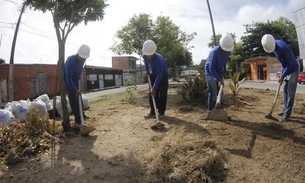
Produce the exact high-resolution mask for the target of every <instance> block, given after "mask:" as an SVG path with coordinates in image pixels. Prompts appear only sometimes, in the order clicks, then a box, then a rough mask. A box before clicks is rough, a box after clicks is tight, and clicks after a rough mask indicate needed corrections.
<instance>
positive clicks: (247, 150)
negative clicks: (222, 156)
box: [225, 132, 257, 158]
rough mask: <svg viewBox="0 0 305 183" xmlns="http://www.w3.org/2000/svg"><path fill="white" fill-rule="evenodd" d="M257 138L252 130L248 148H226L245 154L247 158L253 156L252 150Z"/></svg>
mask: <svg viewBox="0 0 305 183" xmlns="http://www.w3.org/2000/svg"><path fill="white" fill-rule="evenodd" d="M256 139H257V135H256V133H254V132H252V138H251V140H250V143H249V147H248V148H247V149H229V148H225V149H226V150H227V151H229V152H230V153H232V154H236V155H239V156H244V157H246V158H252V150H253V148H254V145H255V141H256Z"/></svg>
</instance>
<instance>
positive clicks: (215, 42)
mask: <svg viewBox="0 0 305 183" xmlns="http://www.w3.org/2000/svg"><path fill="white" fill-rule="evenodd" d="M207 4H208V8H209V13H210V19H211V24H212V30H213V36H214V46H216V45H217V41H216V35H215V28H214V23H213V17H212V12H211V8H210V3H209V0H207Z"/></svg>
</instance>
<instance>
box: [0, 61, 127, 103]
mask: <svg viewBox="0 0 305 183" xmlns="http://www.w3.org/2000/svg"><path fill="white" fill-rule="evenodd" d="M56 68H57V65H52V64H14V69H13V71H14V80H13V83H14V94H13V96H14V98H13V100H21V99H33V98H36V97H38V96H39V95H41V94H48V95H49V96H50V95H51V96H52V95H54V94H56V93H58V91H59V87H57V88H58V91H57V92H55V91H54V90H55V82H56V81H55V80H56ZM122 83H123V70H119V69H113V68H107V67H98V66H89V65H86V66H85V67H84V70H83V76H82V78H81V90H82V91H85V92H86V91H94V90H102V89H106V88H109V87H119V86H122V85H123V84H122ZM8 92H9V64H1V65H0V103H5V102H9V95H8Z"/></svg>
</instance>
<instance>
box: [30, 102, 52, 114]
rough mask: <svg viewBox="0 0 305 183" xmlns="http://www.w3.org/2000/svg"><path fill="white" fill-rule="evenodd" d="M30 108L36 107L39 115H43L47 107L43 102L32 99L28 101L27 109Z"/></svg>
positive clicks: (46, 112)
mask: <svg viewBox="0 0 305 183" xmlns="http://www.w3.org/2000/svg"><path fill="white" fill-rule="evenodd" d="M31 109H37V110H38V116H39V117H43V116H46V115H47V114H48V111H47V107H46V105H45V103H44V102H43V101H41V100H34V101H32V102H29V111H30V110H31Z"/></svg>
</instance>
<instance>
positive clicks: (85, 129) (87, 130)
mask: <svg viewBox="0 0 305 183" xmlns="http://www.w3.org/2000/svg"><path fill="white" fill-rule="evenodd" d="M78 90H80V80H79V81H78ZM78 105H79V114H80V119H81V127H80V134H81V135H82V136H87V135H89V133H90V132H92V131H94V130H95V127H93V126H85V122H84V113H83V105H82V95H79V96H78Z"/></svg>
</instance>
